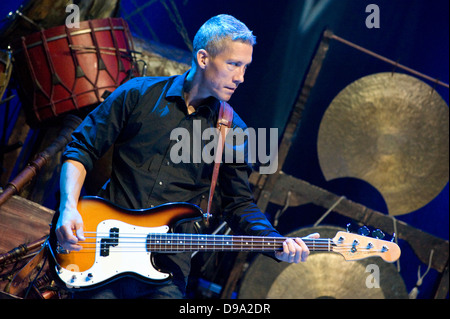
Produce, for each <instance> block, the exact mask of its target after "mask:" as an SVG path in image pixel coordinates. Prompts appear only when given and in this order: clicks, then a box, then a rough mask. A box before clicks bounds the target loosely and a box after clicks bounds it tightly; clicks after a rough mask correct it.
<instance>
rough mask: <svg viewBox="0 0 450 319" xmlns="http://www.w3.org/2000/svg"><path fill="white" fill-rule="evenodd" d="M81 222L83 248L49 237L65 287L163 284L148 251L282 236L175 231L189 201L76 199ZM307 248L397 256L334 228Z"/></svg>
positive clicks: (188, 215) (193, 209)
mask: <svg viewBox="0 0 450 319" xmlns="http://www.w3.org/2000/svg"><path fill="white" fill-rule="evenodd" d="M78 211H79V212H80V214H81V216H82V218H83V223H84V230H85V231H84V235H85V238H86V240H85V241H83V242H79V244H80V245H82V247H83V249H82V250H80V251H70V252H68V251H66V250H64V249H62V248H61V247H60V246H59V245H58V244H57V242H56V240H55V239H53V240H50V242H51V244H50V245H49V247H50V252H51V254H52V256H53V257H54V270H55V273H56V274H57V276H58V277H59V279H61V280H62V282H63V283H65V284H66V285H67V286H68V287H69V288H74V289H91V288H94V287H96V286H99V285H102V284H105V283H107V282H109V281H112V280H114V279H116V278H120V277H122V276H128V275H132V276H136V277H138V278H139V279H141V280H144V281H150V282H164V281H167V280H169V279H170V278H171V274H170V273H166V272H163V271H160V270H158V269H157V268H156V266H155V265H154V263H153V258H152V253H161V252H166V253H174V252H189V251H192V252H195V251H202V252H218V251H219V252H220V251H235V252H239V251H247V252H274V251H280V250H282V244H283V242H284V241H285V240H286V238H283V237H264V236H233V235H204V234H175V233H171V230H172V229H173V228H174V227H175V225H177V224H178V223H180V222H185V221H188V220H195V219H200V218H202V216H203V212H202V210H201V209H200V208H199V207H198V206H196V205H193V204H189V203H169V204H164V205H160V206H157V207H153V208H149V209H142V210H130V209H124V208H120V207H117V206H115V205H114V204H112V203H111V202H109V201H106V200H104V199H102V198H99V197H85V198H82V199H81V200H80V201H79V204H78ZM302 239H303V241H304V242H305V243H306V245H307V246H308V248H309V249H310V251H325V252H334V253H339V254H341V255H342V256H343V257H344V258H345V259H346V260H349V261H350V260H359V259H364V258H368V257H373V256H378V257H381V258H382V259H383V260H385V261H386V262H395V261H396V260H397V259H398V258H399V257H400V248H399V247H398V245H397V244H395V243H393V242H389V241H384V240H381V239H375V238H370V237H365V236H361V235H356V234H352V233H348V232H344V231H343V232H338V233H337V234H336V236H335V237H334V238H319V239H313V238H302Z"/></svg>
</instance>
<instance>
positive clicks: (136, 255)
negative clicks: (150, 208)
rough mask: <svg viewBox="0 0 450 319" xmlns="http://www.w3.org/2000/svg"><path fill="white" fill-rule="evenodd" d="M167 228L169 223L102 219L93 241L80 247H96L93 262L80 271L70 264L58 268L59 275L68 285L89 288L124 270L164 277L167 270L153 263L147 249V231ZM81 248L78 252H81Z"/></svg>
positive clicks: (163, 231)
mask: <svg viewBox="0 0 450 319" xmlns="http://www.w3.org/2000/svg"><path fill="white" fill-rule="evenodd" d="M168 231H169V227H168V226H160V227H139V226H134V225H130V224H127V223H124V222H121V221H118V220H112V219H110V220H105V221H102V222H101V223H99V224H98V226H97V237H96V239H95V243H92V245H91V246H88V247H85V248H83V250H93V249H94V247H95V254H96V255H95V262H94V264H93V266H92V267H91V268H89V269H88V270H85V271H83V272H80V271H79V267H78V266H77V265H75V264H70V265H68V266H66V267H65V268H59V269H57V272H58V276H59V278H60V279H61V280H62V281H63V282H64V283H65V284H66V285H67V286H68V287H69V288H83V287H89V288H92V286H97V285H99V284H101V283H103V282H105V281H107V280H108V281H109V280H110V279H111V278H113V277H116V276H119V275H124V274H126V273H130V274H136V275H139V276H140V277H143V278H144V279H148V280H149V281H156V282H160V281H166V280H168V279H169V277H170V274H168V273H163V272H160V271H158V270H156V268H155V267H154V266H153V264H152V261H151V252H149V251H147V249H146V234H148V233H167V232H168ZM83 250H81V251H80V252H77V253H78V254H79V253H83ZM139 276H138V277H139Z"/></svg>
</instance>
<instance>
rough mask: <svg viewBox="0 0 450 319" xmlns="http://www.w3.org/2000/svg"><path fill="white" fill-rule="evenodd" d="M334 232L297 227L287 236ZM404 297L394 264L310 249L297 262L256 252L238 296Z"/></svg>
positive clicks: (329, 235)
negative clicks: (306, 256)
mask: <svg viewBox="0 0 450 319" xmlns="http://www.w3.org/2000/svg"><path fill="white" fill-rule="evenodd" d="M338 231H342V229H340V228H338V227H334V226H319V227H312V228H304V229H300V230H297V231H294V232H292V233H290V234H288V235H287V236H288V237H303V236H307V235H309V234H312V233H315V232H318V233H320V236H321V237H322V238H333V237H334V236H335V235H336V232H338ZM374 269H375V270H374ZM378 271H379V272H378ZM378 274H379V276H378V278H379V280H378V281H376V280H375V278H377V277H376V275H378ZM407 297H408V294H407V292H406V287H405V284H404V282H403V279H402V278H401V276H400V274H399V273H398V272H397V269H396V267H395V265H394V264H389V263H386V262H384V261H383V260H382V259H381V258H378V257H373V258H367V259H363V260H359V261H345V260H344V258H343V257H342V256H341V255H339V254H336V253H332V252H331V253H330V252H311V254H310V256H309V257H308V260H307V261H306V262H305V263H299V264H289V263H285V262H276V261H274V260H272V259H271V258H268V257H267V256H263V255H259V256H257V257H256V258H255V260H254V262H252V264H251V265H250V267H249V269H248V270H247V272H246V273H245V275H244V278H243V280H242V283H241V286H240V289H239V298H240V299H402V298H407Z"/></svg>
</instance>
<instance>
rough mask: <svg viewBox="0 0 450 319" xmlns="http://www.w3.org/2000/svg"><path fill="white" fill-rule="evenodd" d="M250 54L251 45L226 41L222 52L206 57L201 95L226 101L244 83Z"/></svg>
mask: <svg viewBox="0 0 450 319" xmlns="http://www.w3.org/2000/svg"><path fill="white" fill-rule="evenodd" d="M252 54H253V47H252V45H250V44H248V43H243V42H239V41H231V40H228V41H227V44H226V48H225V49H224V50H223V51H222V52H220V53H219V54H217V55H216V56H215V57H212V56H210V55H208V56H207V58H206V60H205V61H206V62H205V69H204V71H205V72H204V83H203V88H202V89H203V90H205V91H204V92H203V93H204V94H206V95H209V96H214V97H216V98H217V99H219V100H221V101H228V100H229V99H230V98H231V96H232V95H233V93H234V91H235V90H236V88H237V87H238V86H239V84H241V83H243V82H244V75H245V71H246V69H247V67H248V66H249V64H250V63H251V62H252Z"/></svg>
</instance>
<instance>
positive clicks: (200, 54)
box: [197, 49, 209, 69]
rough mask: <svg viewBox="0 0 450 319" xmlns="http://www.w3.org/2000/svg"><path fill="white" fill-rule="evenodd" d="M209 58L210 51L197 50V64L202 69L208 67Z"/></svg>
mask: <svg viewBox="0 0 450 319" xmlns="http://www.w3.org/2000/svg"><path fill="white" fill-rule="evenodd" d="M208 60H209V54H208V51H206V50H205V49H200V50H198V51H197V65H198V66H199V67H200V68H201V69H204V68H205V67H206V65H207V64H208Z"/></svg>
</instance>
